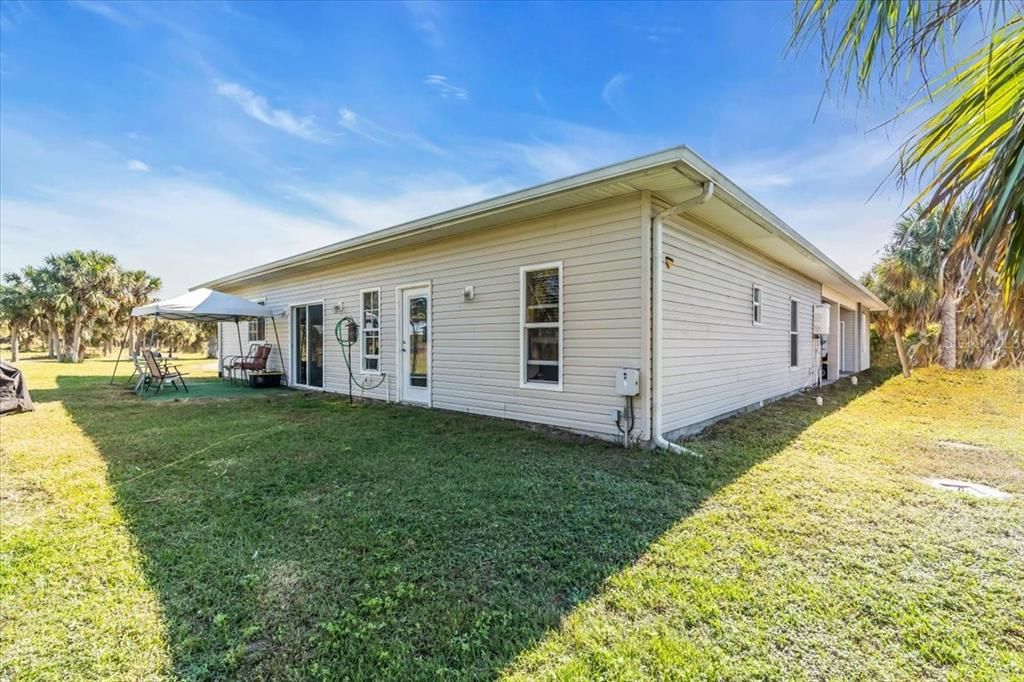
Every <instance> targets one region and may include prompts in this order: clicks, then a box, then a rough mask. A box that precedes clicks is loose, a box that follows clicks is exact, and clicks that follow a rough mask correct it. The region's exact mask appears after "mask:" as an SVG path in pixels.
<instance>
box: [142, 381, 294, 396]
mask: <svg viewBox="0 0 1024 682" xmlns="http://www.w3.org/2000/svg"><path fill="white" fill-rule="evenodd" d="M186 381H187V382H188V393H186V392H185V391H184V390H177V391H175V390H174V387H173V386H171V385H170V384H167V385H165V386H164V387H163V390H161V391H160V393H157V392H156V391H155V390H154V389H150V390H149V391H147V392H146V393H144V394H143V396H142V397H143V398H145V399H146V400H153V401H156V400H197V399H200V398H260V397H263V398H266V397H267V396H272V395H282V394H284V393H288V392H289V391H290V390H291V389H289V388H249V385H248V384H243V383H241V382H239V383H231V382H230V381H221V380H220V379H197V380H193V381H189V380H188V379H187V378H186Z"/></svg>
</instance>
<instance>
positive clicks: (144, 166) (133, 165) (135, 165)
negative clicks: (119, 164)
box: [127, 159, 150, 173]
mask: <svg viewBox="0 0 1024 682" xmlns="http://www.w3.org/2000/svg"><path fill="white" fill-rule="evenodd" d="M127 165H128V170H133V171H137V172H140V173H148V172H149V171H150V168H149V164H148V163H146V162H144V161H139V160H138V159H130V160H129V161H128V164H127Z"/></svg>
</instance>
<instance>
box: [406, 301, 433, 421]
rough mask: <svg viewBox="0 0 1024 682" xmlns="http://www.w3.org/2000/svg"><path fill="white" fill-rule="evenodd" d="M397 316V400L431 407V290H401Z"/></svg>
mask: <svg viewBox="0 0 1024 682" xmlns="http://www.w3.org/2000/svg"><path fill="white" fill-rule="evenodd" d="M401 293H402V296H401V299H400V300H401V301H402V310H401V314H400V315H399V316H398V318H399V322H398V356H399V357H398V367H399V371H398V376H399V385H398V391H399V392H398V397H399V400H401V401H402V402H406V403H416V404H418V405H429V404H430V381H431V376H430V345H431V336H432V334H433V330H432V329H431V320H430V288H429V287H417V288H415V289H402V292H401Z"/></svg>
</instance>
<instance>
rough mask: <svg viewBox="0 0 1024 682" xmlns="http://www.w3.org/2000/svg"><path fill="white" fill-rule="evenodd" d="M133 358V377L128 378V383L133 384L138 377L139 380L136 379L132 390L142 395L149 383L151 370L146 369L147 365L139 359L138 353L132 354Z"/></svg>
mask: <svg viewBox="0 0 1024 682" xmlns="http://www.w3.org/2000/svg"><path fill="white" fill-rule="evenodd" d="M131 358H132V363H133V364H134V367H133V368H132V375H131V376H130V377H128V382H129V383H131V382H132V380H133V379H135V377H136V376H137V377H138V379H135V383H134V386H132V390H133V391H135V392H136V393H142V389H143V388H145V386H146V384H147V383H148V381H149V370H147V369H146V363H145V362H144V361H143V360H142V359H141V358H140V357H139V354H138V353H132V354H131Z"/></svg>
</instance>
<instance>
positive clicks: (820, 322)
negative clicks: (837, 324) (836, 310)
mask: <svg viewBox="0 0 1024 682" xmlns="http://www.w3.org/2000/svg"><path fill="white" fill-rule="evenodd" d="M811 326H812V328H813V333H814V335H815V336H828V333H829V329H830V327H831V326H832V307H831V306H829V305H827V304H824V303H823V304H821V305H816V306H814V320H813V322H812V325H811Z"/></svg>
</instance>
